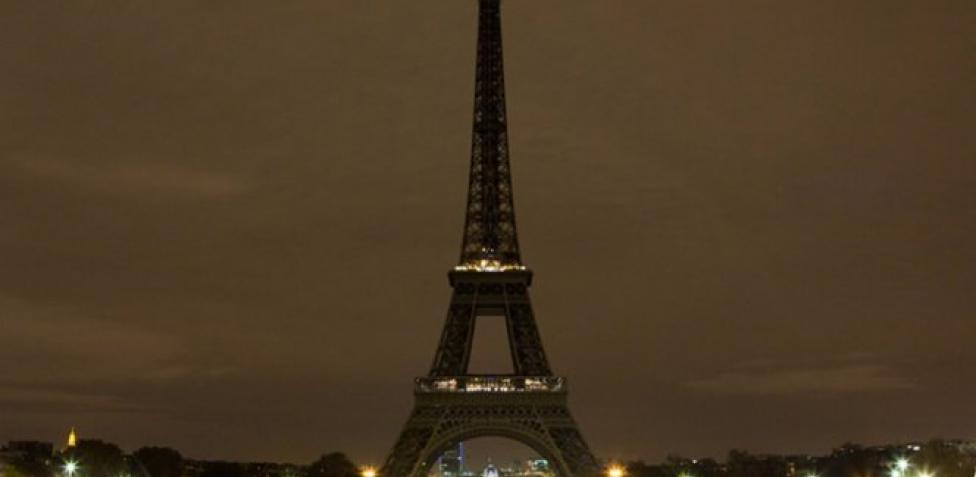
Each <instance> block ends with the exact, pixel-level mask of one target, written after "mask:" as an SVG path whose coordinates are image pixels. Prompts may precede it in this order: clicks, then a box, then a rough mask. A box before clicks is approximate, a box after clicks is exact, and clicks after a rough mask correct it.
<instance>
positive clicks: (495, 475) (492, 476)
mask: <svg viewBox="0 0 976 477" xmlns="http://www.w3.org/2000/svg"><path fill="white" fill-rule="evenodd" d="M481 477H500V474H499V472H498V467H495V465H494V464H492V463H491V461H489V462H488V465H486V466H485V468H484V470H482V471H481Z"/></svg>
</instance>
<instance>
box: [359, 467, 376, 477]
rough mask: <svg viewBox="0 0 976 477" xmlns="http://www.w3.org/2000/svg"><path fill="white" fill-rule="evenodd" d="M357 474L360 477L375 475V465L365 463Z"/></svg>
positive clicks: (373, 476)
mask: <svg viewBox="0 0 976 477" xmlns="http://www.w3.org/2000/svg"><path fill="white" fill-rule="evenodd" d="M359 475H361V476H362V477H376V467H373V466H369V465H367V466H366V467H363V469H362V470H360V471H359Z"/></svg>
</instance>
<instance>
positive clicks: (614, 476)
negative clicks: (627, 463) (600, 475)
mask: <svg viewBox="0 0 976 477" xmlns="http://www.w3.org/2000/svg"><path fill="white" fill-rule="evenodd" d="M626 473H627V471H626V470H625V469H624V468H623V466H620V465H611V466H610V468H608V469H607V477H624V475H625V474H626Z"/></svg>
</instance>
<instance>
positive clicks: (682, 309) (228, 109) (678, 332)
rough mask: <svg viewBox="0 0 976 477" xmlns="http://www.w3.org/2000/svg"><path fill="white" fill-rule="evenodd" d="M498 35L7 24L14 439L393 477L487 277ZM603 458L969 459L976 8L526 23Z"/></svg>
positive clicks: (555, 234) (389, 21)
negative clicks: (336, 464) (472, 263)
mask: <svg viewBox="0 0 976 477" xmlns="http://www.w3.org/2000/svg"><path fill="white" fill-rule="evenodd" d="M475 5H476V4H475V2H474V1H473V0H423V1H416V0H369V1H364V0H317V1H311V0H301V1H299V0H295V1H287V0H286V1H275V2H265V1H234V2H231V1H223V0H214V1H206V2H200V1H194V2H190V1H167V2H156V1H149V0H132V1H104V0H98V1H96V0H83V1H79V0H75V1H14V0H5V1H0V71H2V74H0V264H2V266H0V362H2V363H3V365H2V366H0V440H6V439H12V438H41V439H46V440H53V439H58V438H60V437H61V435H62V433H63V432H64V431H65V429H66V427H67V426H69V425H75V426H78V427H79V428H81V429H82V431H83V433H84V434H85V435H87V436H97V437H102V438H105V439H108V440H112V441H115V442H118V443H119V444H121V445H122V446H123V447H126V448H128V449H132V448H134V447H136V446H139V445H143V444H166V445H172V446H175V447H177V448H179V449H181V450H182V451H183V452H184V453H186V454H190V455H192V456H198V457H221V458H233V459H272V460H294V461H308V460H311V459H312V458H313V457H314V456H315V455H316V454H317V453H318V452H320V451H323V450H330V449H341V450H345V451H348V452H349V453H350V454H351V455H353V456H354V457H355V458H357V459H362V460H372V461H379V460H380V459H382V457H383V455H384V454H385V453H386V452H387V450H388V448H389V447H390V446H391V445H392V443H393V440H394V439H395V437H396V433H397V432H398V430H399V427H400V426H401V425H402V423H403V421H404V420H405V418H406V415H407V412H408V410H409V407H410V406H411V404H412V396H411V384H412V378H413V376H415V375H420V374H423V373H425V372H426V371H427V367H428V365H429V363H430V360H431V358H432V356H433V352H434V347H435V343H436V340H437V339H438V336H439V333H440V327H441V325H442V322H443V319H444V313H445V309H446V306H447V300H448V297H449V289H448V285H447V280H446V276H445V273H446V271H447V269H448V268H449V267H450V266H452V265H454V263H455V261H456V259H457V255H458V246H459V243H460V232H461V224H462V219H463V217H462V213H463V202H464V197H465V186H466V181H467V161H468V148H469V141H470V124H471V96H472V91H473V65H474V40H475V21H476V17H475ZM504 25H505V40H506V48H507V57H506V61H507V64H506V67H507V73H508V87H509V90H508V92H509V113H510V117H511V120H510V127H511V129H512V131H511V132H512V140H513V142H512V155H513V156H512V157H513V169H514V173H515V178H514V181H515V188H516V191H515V192H516V206H517V209H518V218H519V229H520V237H521V244H522V248H523V258H524V259H525V261H526V262H527V264H528V265H529V266H531V267H532V268H533V269H534V270H535V271H536V281H535V286H534V287H533V290H534V295H533V298H534V301H535V306H536V313H537V316H538V319H539V325H540V328H541V331H542V333H543V336H544V339H545V343H546V346H547V350H548V352H549V354H550V358H551V360H552V362H553V364H554V366H555V367H556V369H557V372H559V373H561V374H565V375H567V376H569V378H570V380H571V386H572V394H571V397H570V400H571V405H572V408H573V411H574V412H575V414H576V416H577V418H578V420H579V422H580V424H581V425H582V426H583V430H584V432H585V434H586V436H587V439H588V440H589V441H590V443H591V445H592V447H593V448H594V450H595V451H596V452H597V453H598V454H600V455H602V456H605V457H618V458H631V457H645V458H648V459H656V458H660V457H662V456H663V455H664V454H665V453H668V452H677V453H682V454H686V455H703V454H704V455H709V454H710V455H717V456H721V455H723V454H724V452H725V451H726V450H727V449H729V448H731V447H739V448H747V449H751V450H754V451H771V452H780V451H782V452H785V451H823V450H826V449H828V448H829V447H830V446H832V445H836V444H839V443H841V442H844V441H846V440H855V441H864V442H885V441H897V440H904V439H916V438H918V439H920V438H927V437H933V436H945V437H970V438H972V437H976V412H974V411H973V396H974V395H976V380H974V379H973V373H972V367H973V365H974V364H976V326H974V322H973V320H974V312H976V303H974V293H973V288H974V283H976V266H974V264H976V203H974V202H976V194H974V190H976V163H974V158H976V134H974V133H973V127H974V114H976V88H974V87H973V85H974V84H976V58H974V52H976V31H974V27H973V25H976V2H973V1H972V0H958V1H954V0H942V1H926V2H921V1H911V0H861V1H851V0H818V1H812V0H810V1H799V0H797V1H783V0H776V1H773V0H768V1H758V0H737V1H725V0H708V1H706V0H683V1H678V0H669V1H663V0H662V1H658V0H592V1H584V0H511V1H507V2H506V5H505V24H504Z"/></svg>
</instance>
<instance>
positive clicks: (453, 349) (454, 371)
mask: <svg viewBox="0 0 976 477" xmlns="http://www.w3.org/2000/svg"><path fill="white" fill-rule="evenodd" d="M475 76H476V78H475V100H474V128H473V129H474V135H473V139H472V152H471V175H470V181H469V184H468V203H467V210H466V217H465V225H464V238H463V242H462V245H461V259H460V262H459V264H458V266H456V267H455V268H454V269H453V270H451V271H450V273H449V278H450V284H451V287H452V289H453V293H452V295H451V304H450V307H449V308H448V313H447V320H446V322H445V323H444V329H443V332H442V334H441V340H440V344H439V345H438V348H437V353H436V354H435V356H434V362H433V364H432V365H431V369H430V373H429V374H428V376H427V377H423V378H417V380H416V386H415V389H414V395H415V406H414V409H413V412H412V413H411V414H410V417H409V419H408V420H407V423H406V425H405V426H404V428H403V431H402V432H401V433H400V437H399V439H398V440H397V442H396V445H395V446H394V447H393V451H392V452H391V453H390V455H389V457H388V458H387V460H386V463H385V464H384V466H383V468H382V470H381V471H380V474H381V476H382V477H426V475H427V473H428V472H429V471H430V469H431V466H432V464H433V463H434V462H435V461H436V460H437V458H438V457H439V456H440V455H441V454H442V453H443V452H444V451H445V450H447V449H450V448H454V446H456V445H457V444H458V443H459V442H462V441H464V440H467V439H471V438H475V437H482V436H499V437H508V438H511V439H514V440H517V441H519V442H522V443H523V444H526V445H527V446H529V447H531V448H532V449H534V450H535V451H536V452H538V453H539V455H540V456H542V457H544V458H546V459H547V460H549V462H550V463H551V465H552V467H553V469H554V470H555V471H556V472H557V473H558V474H559V475H560V476H561V477H591V476H595V475H597V474H598V473H599V470H600V469H599V464H598V462H597V460H596V458H595V457H594V456H593V454H592V453H591V452H590V450H589V448H588V446H587V445H586V442H585V441H584V440H583V437H582V435H581V434H580V432H579V429H578V427H577V425H576V421H575V420H574V419H573V417H572V415H571V414H570V413H569V408H568V406H567V391H566V384H565V380H564V379H563V378H561V377H557V376H555V375H553V373H552V370H551V369H550V367H549V361H548V360H547V359H546V353H545V350H544V349H543V347H542V340H541V338H540V335H539V330H538V328H537V326H536V322H535V317H534V315H533V313H532V305H531V302H530V300H529V287H530V286H531V284H532V272H531V271H530V270H528V269H527V268H525V267H524V266H523V265H522V261H521V257H520V255H519V246H518V235H517V233H516V229H515V209H514V205H513V199H512V179H511V171H510V168H509V154H508V127H507V118H506V111H505V81H504V76H505V75H504V68H503V61H502V36H501V5H500V0H479V26H478V60H477V72H476V75H475ZM481 317H497V318H503V319H504V320H505V322H506V327H507V330H508V341H509V349H510V352H511V357H512V364H513V370H514V373H513V374H510V375H495V376H483V375H472V374H469V372H468V365H469V362H470V359H471V347H472V343H473V338H474V330H475V321H476V319H478V318H481Z"/></svg>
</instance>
